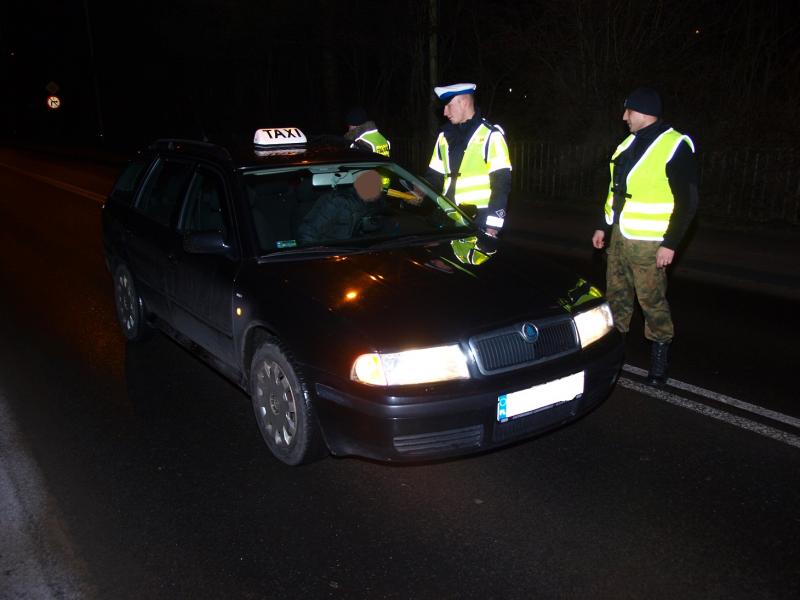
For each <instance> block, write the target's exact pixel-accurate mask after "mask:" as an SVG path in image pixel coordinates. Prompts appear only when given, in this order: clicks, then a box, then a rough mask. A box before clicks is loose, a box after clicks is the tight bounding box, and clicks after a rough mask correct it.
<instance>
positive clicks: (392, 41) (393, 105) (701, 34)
mask: <svg viewBox="0 0 800 600" xmlns="http://www.w3.org/2000/svg"><path fill="white" fill-rule="evenodd" d="M6 4H7V5H8V8H6V9H5V11H4V12H5V13H6V15H5V17H4V18H3V19H2V21H0V48H1V49H2V53H3V55H2V60H1V61H0V81H1V82H2V86H3V89H4V91H5V93H4V94H3V98H2V99H1V100H0V103H1V104H0V108H2V114H3V117H2V119H0V138H4V139H9V138H11V139H34V138H35V139H42V138H45V139H50V140H56V141H61V142H76V143H77V142H79V143H98V142H99V141H100V140H101V139H102V141H103V143H104V144H107V145H114V146H137V145H140V144H142V143H146V142H147V141H149V140H151V139H153V138H155V137H159V136H181V137H192V138H203V137H205V138H208V139H212V140H215V139H219V140H221V141H222V140H224V139H225V138H226V137H230V136H234V137H237V136H242V137H246V136H247V135H250V134H251V132H252V130H254V129H255V128H257V127H263V126H279V125H281V126H282V125H295V126H299V127H302V128H304V129H307V130H309V131H313V132H318V133H341V132H342V131H343V130H344V123H343V116H344V114H345V113H346V111H347V109H348V108H349V107H350V106H352V105H353V104H362V105H364V106H366V107H367V110H368V112H369V113H370V115H371V116H372V117H374V119H375V120H376V121H377V122H378V123H379V125H380V126H381V128H382V129H383V130H385V131H386V132H387V133H388V134H389V135H390V137H395V138H398V137H413V136H426V135H430V133H431V131H430V127H431V126H432V125H433V124H435V120H432V119H431V115H432V113H433V111H434V110H435V108H436V106H435V103H433V102H432V101H431V100H432V96H431V87H432V84H446V83H453V82H457V81H473V82H476V83H477V84H478V86H479V87H478V96H477V98H478V101H479V104H480V106H481V108H482V110H483V112H484V114H485V116H488V117H489V118H490V119H491V120H494V121H495V122H499V123H502V124H503V126H504V128H505V129H506V131H507V132H508V134H509V136H510V137H511V138H512V139H513V138H514V137H518V138H520V139H523V138H524V139H548V140H566V141H570V142H576V143H579V142H602V143H605V142H606V141H607V140H609V139H615V138H617V137H619V135H620V133H622V132H623V130H622V129H621V121H620V116H621V110H620V109H621V104H622V100H623V99H624V97H625V95H626V93H627V92H629V91H630V90H631V89H632V88H633V87H637V86H639V85H651V86H653V87H655V88H656V89H658V90H659V91H661V93H662V95H663V97H664V100H665V107H666V113H667V117H668V118H669V119H670V120H672V121H673V122H674V124H675V125H676V126H678V127H680V128H682V129H683V130H686V131H688V132H691V133H693V135H694V137H695V138H696V139H700V140H701V141H702V142H705V144H706V145H708V146H726V145H730V144H736V145H742V144H747V145H775V144H782V145H796V142H795V141H794V140H795V139H796V137H797V133H798V132H797V122H798V119H797V116H798V115H797V98H798V95H799V94H800V47H799V46H798V42H797V39H798V38H800V35H799V34H800V32H798V25H797V20H796V19H795V18H794V16H793V14H792V9H791V3H784V2H773V1H766V2H765V1H759V2H756V1H755V0H735V1H732V2H725V3H721V2H710V1H708V0H699V1H697V0H695V1H689V0H672V1H667V0H663V1H645V0H643V1H634V0H606V1H604V2H592V1H577V0H564V1H562V2H558V3H553V2H551V1H550V2H546V1H543V0H542V1H537V0H534V1H531V2H519V3H507V2H499V1H495V0H484V1H482V2H479V1H477V0H439V1H438V2H436V3H434V4H433V6H434V7H435V10H433V9H432V5H431V3H430V2H428V1H422V0H416V1H415V0H396V1H393V2H379V1H366V0H353V1H347V0H340V1H338V2H334V1H330V2H328V1H317V2H312V1H308V0H298V1H294V2H285V1H282V2H271V1H268V0H261V1H248V0H230V1H226V2H211V1H208V0H192V1H189V0H177V1H175V0H173V1H170V0H165V1H163V2H149V1H148V2H126V3H121V2H114V1H111V0H110V1H105V2H100V1H97V0H64V1H61V2H54V1H51V0H47V1H44V2H21V1H19V0H11V2H10V4H9V3H8V2H7V3H6ZM721 7H724V10H720V8H721ZM434 15H435V16H436V17H438V27H436V29H435V31H436V37H435V39H436V41H437V47H436V66H437V69H438V74H437V81H434V82H430V81H429V68H430V60H429V59H430V49H431V46H430V40H431V37H430V33H431V21H432V19H433V16H434ZM50 82H55V83H56V84H58V86H59V92H58V95H59V96H60V97H61V99H62V102H63V104H62V108H61V109H59V110H58V111H48V109H47V108H46V106H45V99H46V96H47V95H48V92H47V91H46V87H47V85H48V83H50ZM101 133H102V137H101V135H100V134H101Z"/></svg>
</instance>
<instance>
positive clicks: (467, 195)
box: [429, 121, 511, 208]
mask: <svg viewBox="0 0 800 600" xmlns="http://www.w3.org/2000/svg"><path fill="white" fill-rule="evenodd" d="M448 150H449V146H448V143H447V138H446V137H445V136H444V133H442V132H440V133H439V137H438V138H437V139H436V145H435V146H434V148H433V156H431V162H430V165H429V166H430V168H431V169H433V170H434V171H436V172H437V173H441V174H442V175H444V184H443V186H442V191H441V193H442V194H446V193H447V190H448V189H449V187H450V182H451V181H452V179H453V177H454V176H455V177H456V189H455V197H454V200H455V203H456V204H474V205H475V206H476V207H478V208H486V207H487V206H489V198H490V196H491V195H492V188H491V185H490V183H489V174H490V173H493V172H494V171H498V170H500V169H510V168H511V158H510V157H509V155H508V145H507V144H506V138H505V136H504V133H503V130H502V129H501V128H500V126H499V125H492V124H491V123H488V122H487V121H483V122H482V123H481V124H480V125H479V126H478V128H477V129H476V130H475V132H474V133H473V134H472V137H471V138H470V139H469V142H467V148H466V150H464V158H463V159H462V160H461V166H460V167H459V172H458V173H456V174H455V175H454V174H453V173H452V171H451V170H450V154H449V152H448Z"/></svg>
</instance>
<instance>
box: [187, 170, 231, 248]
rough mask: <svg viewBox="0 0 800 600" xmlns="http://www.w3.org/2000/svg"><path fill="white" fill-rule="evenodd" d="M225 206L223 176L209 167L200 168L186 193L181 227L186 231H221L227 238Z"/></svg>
mask: <svg viewBox="0 0 800 600" xmlns="http://www.w3.org/2000/svg"><path fill="white" fill-rule="evenodd" d="M224 206H225V182H224V181H223V179H222V177H221V176H220V175H219V174H218V173H215V172H214V171H211V170H209V169H205V168H202V167H201V168H199V169H198V170H197V173H196V174H195V176H194V178H193V179H192V183H191V185H190V186H189V192H188V193H187V194H186V205H185V207H184V211H183V224H182V227H181V229H182V230H183V231H184V232H185V233H197V232H201V231H219V232H221V233H222V234H223V236H224V237H225V238H226V239H227V237H228V232H227V228H226V226H225V218H224V214H223V211H224Z"/></svg>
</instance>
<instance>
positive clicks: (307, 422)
mask: <svg viewBox="0 0 800 600" xmlns="http://www.w3.org/2000/svg"><path fill="white" fill-rule="evenodd" d="M250 396H251V399H252V401H253V411H254V412H255V416H256V423H258V429H259V430H260V431H261V436H262V437H263V438H264V441H265V442H266V444H267V446H268V447H269V449H270V451H271V452H272V454H274V455H275V457H276V458H277V459H278V460H280V461H282V462H284V463H286V464H287V465H292V466H295V465H300V464H303V463H308V462H312V461H313V460H317V459H319V458H321V457H322V456H323V455H324V450H325V446H324V443H323V441H322V435H321V433H320V430H319V423H318V421H317V416H316V414H315V413H314V408H313V403H312V399H311V396H310V394H309V391H308V389H307V387H306V385H305V382H303V381H302V379H301V378H300V377H299V376H298V374H297V372H296V371H295V369H294V367H293V366H292V364H291V362H290V361H289V359H288V358H287V356H286V355H285V354H284V352H282V351H281V349H280V348H279V347H278V346H276V345H274V344H269V343H266V344H263V345H262V346H261V347H260V348H259V349H258V351H257V352H256V353H255V356H253V362H252V365H251V369H250Z"/></svg>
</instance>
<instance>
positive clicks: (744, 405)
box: [622, 363, 800, 429]
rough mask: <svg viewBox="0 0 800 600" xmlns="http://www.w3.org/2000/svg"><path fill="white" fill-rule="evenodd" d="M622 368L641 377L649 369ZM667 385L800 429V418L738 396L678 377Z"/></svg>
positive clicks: (668, 381) (624, 366)
mask: <svg viewBox="0 0 800 600" xmlns="http://www.w3.org/2000/svg"><path fill="white" fill-rule="evenodd" d="M622 370H623V371H627V372H628V373H633V374H634V375H640V376H641V377H647V371H646V370H645V369H640V368H639V367H634V366H633V365H629V364H627V363H626V364H624V365H622ZM667 385H669V386H671V387H674V388H678V389H680V390H684V391H686V392H690V393H692V394H697V395H698V396H703V397H704V398H710V399H711V400H715V401H716V402H720V403H722V404H727V405H728V406H734V407H736V408H738V409H741V410H746V411H747V412H751V413H753V414H756V415H759V416H761V417H765V418H767V419H772V420H773V421H779V422H781V423H785V424H786V425H791V426H792V427H797V428H798V429H800V419H797V418H795V417H790V416H789V415H785V414H783V413H779V412H776V411H774V410H770V409H768V408H764V407H763V406H757V405H755V404H750V403H748V402H744V401H742V400H737V399H736V398H731V397H730V396H726V395H725V394H718V393H717V392H712V391H711V390H707V389H705V388H701V387H697V386H696V385H692V384H691V383H684V382H683V381H678V380H677V379H667Z"/></svg>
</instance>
